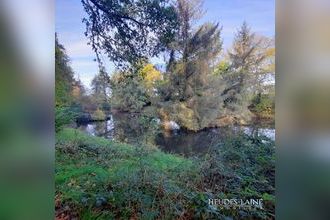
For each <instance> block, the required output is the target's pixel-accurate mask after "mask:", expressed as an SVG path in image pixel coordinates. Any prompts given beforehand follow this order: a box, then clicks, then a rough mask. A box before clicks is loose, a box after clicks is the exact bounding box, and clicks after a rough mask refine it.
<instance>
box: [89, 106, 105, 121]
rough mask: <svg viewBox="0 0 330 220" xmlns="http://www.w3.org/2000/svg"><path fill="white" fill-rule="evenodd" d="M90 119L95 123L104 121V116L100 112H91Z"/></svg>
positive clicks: (98, 110)
mask: <svg viewBox="0 0 330 220" xmlns="http://www.w3.org/2000/svg"><path fill="white" fill-rule="evenodd" d="M92 119H93V120H96V121H103V120H105V119H106V115H105V114H104V112H103V111H102V110H100V109H97V110H96V111H95V112H93V114H92Z"/></svg>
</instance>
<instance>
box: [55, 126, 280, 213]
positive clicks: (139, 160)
mask: <svg viewBox="0 0 330 220" xmlns="http://www.w3.org/2000/svg"><path fill="white" fill-rule="evenodd" d="M56 142H57V143H56V170H55V172H56V174H55V183H56V195H57V200H59V204H58V207H57V209H58V211H57V212H61V213H64V214H65V215H73V216H78V217H79V219H130V218H133V219H177V218H181V219H194V218H195V219H196V218H197V219H219V218H223V217H225V216H234V217H237V216H239V213H238V212H237V210H234V211H221V210H219V209H216V208H215V207H213V206H210V205H208V203H207V201H208V198H230V197H233V196H234V197H239V198H249V197H251V196H252V197H256V198H263V199H264V200H265V201H266V203H267V204H266V205H267V207H270V209H269V210H270V211H269V210H264V211H252V212H249V213H248V214H250V215H251V216H254V217H255V218H257V217H258V218H271V216H272V214H273V210H272V209H273V206H274V202H275V197H274V190H273V188H272V187H273V182H272V181H273V180H272V179H271V178H269V174H268V173H269V171H272V169H273V166H274V164H273V162H274V161H273V160H274V153H273V151H272V149H273V147H272V144H273V143H271V142H269V144H261V142H255V141H254V142H252V141H250V140H249V139H248V138H247V137H245V136H244V137H241V138H235V139H229V140H228V141H227V142H225V143H224V144H223V146H222V147H221V148H220V147H219V148H216V149H214V151H210V153H209V154H207V155H206V156H205V157H203V158H184V157H182V156H178V155H172V154H167V153H164V152H162V151H160V150H158V149H157V148H152V147H150V146H149V147H148V146H136V147H134V146H131V145H128V144H123V143H119V142H115V141H110V140H107V139H104V138H100V137H93V136H88V135H86V134H84V133H82V132H80V131H78V130H75V129H69V128H66V129H63V130H62V131H60V132H59V133H57V135H56ZM260 145H263V146H260ZM219 149H221V151H219ZM243 164H244V166H243ZM66 206H69V207H70V211H68V210H66V209H65V207H66Z"/></svg>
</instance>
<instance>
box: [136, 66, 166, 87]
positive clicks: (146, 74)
mask: <svg viewBox="0 0 330 220" xmlns="http://www.w3.org/2000/svg"><path fill="white" fill-rule="evenodd" d="M139 74H140V76H141V77H142V78H143V80H144V83H145V86H146V87H147V88H148V89H150V88H152V87H153V86H154V83H155V82H156V81H158V80H161V79H162V74H161V73H160V72H159V71H158V70H156V69H155V67H154V66H153V65H152V64H150V63H149V64H147V65H145V66H144V67H143V68H142V69H141V70H140V73H139Z"/></svg>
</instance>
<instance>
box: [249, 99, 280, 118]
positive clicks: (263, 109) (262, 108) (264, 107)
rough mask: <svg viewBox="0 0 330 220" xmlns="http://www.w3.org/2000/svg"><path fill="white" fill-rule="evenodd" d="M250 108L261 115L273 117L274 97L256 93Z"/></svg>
mask: <svg viewBox="0 0 330 220" xmlns="http://www.w3.org/2000/svg"><path fill="white" fill-rule="evenodd" d="M251 110H252V111H253V112H255V113H257V114H258V115H259V116H261V117H273V116H274V114H275V98H274V96H272V95H270V94H258V95H256V96H254V97H253V99H252V103H251Z"/></svg>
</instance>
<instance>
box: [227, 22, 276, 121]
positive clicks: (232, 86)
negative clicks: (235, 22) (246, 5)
mask: <svg viewBox="0 0 330 220" xmlns="http://www.w3.org/2000/svg"><path fill="white" fill-rule="evenodd" d="M270 43H271V42H270V41H269V40H268V39H267V38H262V37H259V38H258V37H256V35H255V34H254V33H253V32H251V29H250V27H249V26H248V25H247V23H246V22H244V23H243V24H242V26H241V27H240V29H239V30H238V31H237V33H236V35H235V38H234V42H233V45H232V48H231V50H230V51H229V52H228V56H229V60H230V67H229V71H227V74H225V75H223V76H224V79H225V80H226V82H227V88H226V89H225V90H224V91H223V93H222V94H223V96H224V97H225V107H226V108H228V109H229V110H231V111H232V112H233V113H236V114H237V115H240V116H242V117H245V118H246V120H248V118H249V115H250V112H249V110H248V106H249V105H250V101H251V98H252V96H253V95H254V94H255V93H256V92H257V91H258V90H259V88H260V85H261V84H260V83H261V78H262V77H261V76H262V75H263V74H264V73H265V71H266V69H265V65H264V64H265V61H266V60H267V58H268V55H267V50H268V49H269V46H270V45H271V44H270ZM266 72H267V71H266Z"/></svg>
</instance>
